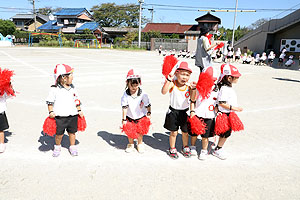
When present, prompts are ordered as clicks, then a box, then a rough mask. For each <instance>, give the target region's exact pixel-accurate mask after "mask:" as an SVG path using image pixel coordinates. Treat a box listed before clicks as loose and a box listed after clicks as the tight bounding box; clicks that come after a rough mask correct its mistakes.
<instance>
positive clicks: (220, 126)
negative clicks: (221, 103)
mask: <svg viewBox="0 0 300 200" xmlns="http://www.w3.org/2000/svg"><path fill="white" fill-rule="evenodd" d="M228 130H230V123H229V119H228V116H227V115H226V114H225V113H218V116H217V118H216V124H215V134H216V135H221V134H223V133H225V132H226V131H228Z"/></svg>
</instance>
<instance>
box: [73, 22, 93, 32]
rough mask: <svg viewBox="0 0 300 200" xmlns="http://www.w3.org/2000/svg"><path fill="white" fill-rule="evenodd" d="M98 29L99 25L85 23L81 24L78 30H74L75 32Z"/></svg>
mask: <svg viewBox="0 0 300 200" xmlns="http://www.w3.org/2000/svg"><path fill="white" fill-rule="evenodd" d="M97 28H99V24H98V23H97V22H86V23H84V24H82V25H81V26H80V27H79V28H76V30H77V31H83V30H84V29H90V30H91V31H94V30H96V29H97Z"/></svg>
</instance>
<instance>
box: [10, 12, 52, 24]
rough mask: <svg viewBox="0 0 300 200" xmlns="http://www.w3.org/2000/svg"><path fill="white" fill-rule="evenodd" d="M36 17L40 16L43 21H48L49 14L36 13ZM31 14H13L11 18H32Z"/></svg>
mask: <svg viewBox="0 0 300 200" xmlns="http://www.w3.org/2000/svg"><path fill="white" fill-rule="evenodd" d="M36 16H37V17H39V18H41V19H42V20H44V21H46V22H47V21H48V20H49V16H46V15H41V14H37V15H36ZM33 17H34V16H33V14H25V13H24V14H16V15H15V16H13V17H12V19H33Z"/></svg>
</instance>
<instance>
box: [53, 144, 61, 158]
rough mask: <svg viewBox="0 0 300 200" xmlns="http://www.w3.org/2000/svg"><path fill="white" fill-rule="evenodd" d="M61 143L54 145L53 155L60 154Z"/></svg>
mask: <svg viewBox="0 0 300 200" xmlns="http://www.w3.org/2000/svg"><path fill="white" fill-rule="evenodd" d="M60 151H61V145H54V150H53V154H52V156H53V157H58V156H59V155H60Z"/></svg>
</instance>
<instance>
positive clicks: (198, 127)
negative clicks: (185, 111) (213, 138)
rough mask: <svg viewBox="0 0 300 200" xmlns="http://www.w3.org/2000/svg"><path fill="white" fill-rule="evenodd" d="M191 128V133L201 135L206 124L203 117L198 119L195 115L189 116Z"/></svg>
mask: <svg viewBox="0 0 300 200" xmlns="http://www.w3.org/2000/svg"><path fill="white" fill-rule="evenodd" d="M188 121H189V123H190V125H191V130H192V133H193V134H196V135H203V134H204V133H205V130H206V124H205V123H204V121H203V119H199V118H198V117H197V116H193V117H189V119H188Z"/></svg>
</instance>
